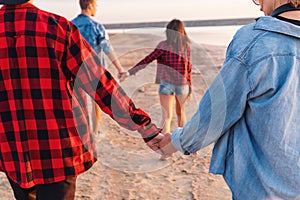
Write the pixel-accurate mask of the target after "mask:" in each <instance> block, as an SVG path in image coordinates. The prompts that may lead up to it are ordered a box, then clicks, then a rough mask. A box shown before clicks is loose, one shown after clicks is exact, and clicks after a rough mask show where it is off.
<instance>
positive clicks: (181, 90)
mask: <svg viewBox="0 0 300 200" xmlns="http://www.w3.org/2000/svg"><path fill="white" fill-rule="evenodd" d="M158 93H159V94H164V95H176V96H183V95H187V94H188V93H189V85H188V84H187V85H173V84H171V83H168V82H166V81H163V80H162V81H160V85H159V89H158Z"/></svg>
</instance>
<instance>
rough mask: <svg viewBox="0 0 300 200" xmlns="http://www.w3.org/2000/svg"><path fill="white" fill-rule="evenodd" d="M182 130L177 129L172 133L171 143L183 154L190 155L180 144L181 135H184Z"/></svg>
mask: <svg viewBox="0 0 300 200" xmlns="http://www.w3.org/2000/svg"><path fill="white" fill-rule="evenodd" d="M182 130H183V129H182V128H176V129H175V130H174V131H173V133H172V138H171V142H172V144H173V145H174V147H175V148H176V149H178V150H179V151H180V152H181V153H183V154H186V155H188V154H189V153H188V152H187V151H186V150H184V149H183V147H182V145H181V143H180V135H181V134H182Z"/></svg>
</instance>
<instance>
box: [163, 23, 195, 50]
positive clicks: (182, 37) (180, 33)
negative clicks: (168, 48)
mask: <svg viewBox="0 0 300 200" xmlns="http://www.w3.org/2000/svg"><path fill="white" fill-rule="evenodd" d="M166 36H167V43H168V44H170V45H172V46H173V47H174V49H175V50H176V53H179V54H181V53H183V54H186V50H187V49H188V48H189V46H190V39H189V38H188V36H187V34H186V31H185V28H184V24H183V22H182V21H180V20H179V19H173V20H172V21H170V22H169V23H168V24H167V30H166Z"/></svg>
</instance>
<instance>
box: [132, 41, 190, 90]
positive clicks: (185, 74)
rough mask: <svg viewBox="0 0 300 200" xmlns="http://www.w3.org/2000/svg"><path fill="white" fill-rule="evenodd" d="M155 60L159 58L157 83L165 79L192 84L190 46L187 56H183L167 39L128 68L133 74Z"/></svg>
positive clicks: (171, 81) (176, 83)
mask: <svg viewBox="0 0 300 200" xmlns="http://www.w3.org/2000/svg"><path fill="white" fill-rule="evenodd" d="M154 60H157V71H156V81H155V82H156V83H160V80H164V81H167V82H169V83H171V84H174V85H186V84H189V85H190V86H191V85H192V64H191V62H190V61H191V53H190V48H188V49H187V55H186V56H181V55H179V54H178V53H176V51H175V49H174V48H173V46H172V45H169V44H168V43H167V41H162V42H160V43H159V44H158V45H157V47H156V48H155V50H154V51H153V52H152V53H150V54H149V55H148V56H146V57H145V58H144V59H143V60H141V61H140V62H139V63H138V64H136V65H135V66H134V67H133V68H131V69H130V70H128V72H129V73H130V74H131V75H132V74H135V73H137V72H138V71H139V70H141V69H144V68H145V67H146V66H147V65H148V64H149V63H151V62H152V61H154Z"/></svg>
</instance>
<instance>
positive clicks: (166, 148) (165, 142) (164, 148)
mask: <svg viewBox="0 0 300 200" xmlns="http://www.w3.org/2000/svg"><path fill="white" fill-rule="evenodd" d="M158 146H159V149H160V150H161V152H162V153H163V156H164V158H168V157H171V156H172V154H173V153H175V152H176V151H177V149H176V148H175V147H174V145H173V144H172V142H171V135H170V134H169V133H167V134H165V137H164V138H163V139H162V140H161V141H160V142H159V144H158Z"/></svg>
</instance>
